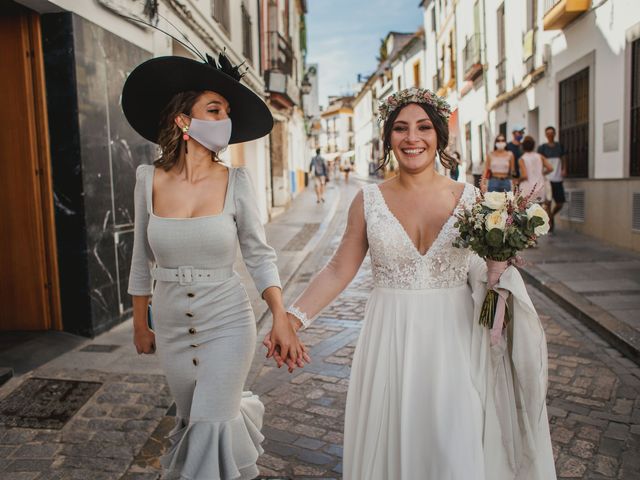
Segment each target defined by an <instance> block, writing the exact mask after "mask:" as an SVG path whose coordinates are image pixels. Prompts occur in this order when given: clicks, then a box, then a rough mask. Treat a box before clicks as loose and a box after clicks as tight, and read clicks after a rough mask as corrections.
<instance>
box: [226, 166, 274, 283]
mask: <svg viewBox="0 0 640 480" xmlns="http://www.w3.org/2000/svg"><path fill="white" fill-rule="evenodd" d="M234 203H235V211H236V213H235V221H236V225H237V227H238V240H239V241H240V250H241V251H242V258H243V259H244V263H245V265H246V266H247V269H248V270H249V274H250V275H251V278H253V283H254V284H255V286H256V288H257V289H258V292H260V295H261V296H262V293H263V292H264V291H265V290H266V289H267V288H269V287H273V286H275V287H280V288H282V285H281V283H280V275H279V274H278V266H277V265H276V260H277V257H276V252H275V251H274V250H273V248H271V246H269V244H267V240H266V236H265V233H264V227H263V226H262V222H261V221H260V213H259V212H258V206H257V200H256V194H255V190H254V188H253V183H252V181H251V178H250V177H249V172H247V169H246V168H244V167H239V168H237V169H236V181H235V185H234Z"/></svg>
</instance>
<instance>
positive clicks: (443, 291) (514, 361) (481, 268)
mask: <svg viewBox="0 0 640 480" xmlns="http://www.w3.org/2000/svg"><path fill="white" fill-rule="evenodd" d="M449 114H450V110H449V106H448V105H447V104H446V102H444V100H442V99H441V98H440V97H437V96H436V95H434V94H433V93H432V92H430V91H428V90H423V89H416V88H412V89H408V90H403V91H400V92H398V93H396V94H394V95H392V96H391V97H389V98H388V99H387V100H386V101H385V102H383V103H382V105H381V107H380V116H381V119H382V120H383V121H384V131H383V135H384V138H383V140H384V153H385V157H384V162H385V163H387V162H389V159H390V156H391V152H393V155H394V156H395V158H396V159H397V161H398V164H399V175H398V176H396V177H395V178H393V179H391V180H388V181H386V182H384V183H382V184H380V185H377V184H371V185H367V186H365V187H364V188H363V189H362V190H361V191H360V192H359V193H358V194H357V195H356V197H355V199H354V200H353V203H352V205H351V207H350V210H349V216H348V222H347V227H346V230H345V232H344V236H343V238H342V242H341V244H340V246H339V248H338V250H337V251H336V253H335V254H334V256H333V258H332V259H331V261H330V262H329V263H328V264H327V265H326V266H325V267H324V269H323V270H322V271H320V272H319V273H318V274H317V275H316V277H315V278H314V279H313V280H312V282H311V283H310V284H309V286H308V287H307V288H306V290H305V291H304V292H303V293H302V294H301V295H300V296H299V297H298V299H297V300H296V301H295V302H294V304H293V305H292V306H291V307H290V308H289V317H290V320H291V321H292V323H293V324H294V328H295V329H296V330H297V329H300V328H304V327H306V326H308V325H309V323H310V322H311V320H312V319H313V318H314V317H316V316H317V315H318V313H319V312H320V311H321V310H322V309H323V308H324V307H326V306H327V305H328V304H329V303H330V302H331V301H332V300H333V299H334V298H335V297H336V296H337V295H338V294H339V293H340V292H341V291H342V290H344V288H346V286H347V285H348V284H349V282H350V281H351V280H352V279H353V277H354V276H355V274H356V272H357V271H358V268H359V267H360V265H361V263H362V261H363V259H364V257H365V255H366V253H367V251H369V252H370V255H371V264H372V271H373V277H374V284H375V288H374V289H373V291H372V293H371V296H370V298H369V300H368V302H367V307H366V311H365V318H364V323H363V328H362V333H361V336H360V338H359V340H358V344H357V347H356V351H355V354H354V358H353V365H352V371H351V379H350V384H349V391H348V394H347V405H346V413H345V430H344V441H345V445H344V466H343V471H344V478H345V479H346V480H350V479H351V480H365V479H366V480H387V479H394V480H410V479H411V480H414V479H427V480H472V479H473V480H506V479H519V480H520V479H526V480H534V479H535V480H550V479H555V478H556V475H555V468H554V464H553V454H552V450H551V441H550V436H549V426H548V420H547V412H546V406H545V394H546V381H547V377H546V376H547V353H546V341H545V338H544V332H543V330H542V326H541V324H540V321H539V319H538V316H537V315H536V313H535V310H534V308H533V305H532V304H531V300H530V299H529V297H528V295H527V293H526V290H525V287H524V285H523V282H522V279H521V277H520V276H519V274H518V272H517V270H516V269H515V267H508V268H507V270H506V271H505V272H504V273H503V274H502V277H501V279H500V284H499V285H500V287H501V288H506V289H508V290H509V291H510V292H511V293H512V295H513V316H514V320H513V322H512V325H511V326H510V327H509V328H508V329H507V330H505V331H504V332H503V337H502V339H501V340H500V342H499V343H498V344H496V345H493V346H492V345H491V344H490V339H489V335H488V330H487V329H486V328H485V327H482V326H480V325H478V315H479V310H480V306H481V304H482V301H483V299H484V296H485V293H486V265H485V262H484V261H483V260H481V259H480V258H479V257H477V256H475V255H474V254H472V253H471V252H470V251H469V250H463V249H458V248H454V247H453V246H452V242H453V240H454V238H455V237H456V233H457V231H456V228H455V226H454V224H455V221H456V213H457V212H458V211H459V210H460V209H461V208H462V206H463V205H465V204H468V203H470V202H473V201H474V200H475V197H476V195H477V190H476V189H475V188H474V187H473V186H472V185H470V184H461V183H458V182H455V181H453V180H450V179H449V178H447V177H445V176H443V175H440V174H438V173H437V172H436V171H435V169H434V162H435V158H436V155H439V157H440V160H441V161H442V163H443V164H444V165H445V167H447V168H450V167H451V166H452V165H453V163H452V162H455V160H454V159H453V158H451V157H450V156H449V155H448V154H447V153H446V151H445V148H446V147H447V144H448V140H449V138H448V137H449V132H448V126H447V122H448V117H449ZM264 344H265V346H266V347H267V348H268V350H269V351H268V356H271V355H274V356H275V358H276V360H277V361H278V363H279V364H280V363H282V361H283V359H282V358H280V357H279V356H278V349H277V347H276V345H274V342H272V340H271V337H270V335H267V337H266V338H265V341H264Z"/></svg>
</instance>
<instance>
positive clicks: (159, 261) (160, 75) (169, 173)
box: [122, 54, 309, 480]
mask: <svg viewBox="0 0 640 480" xmlns="http://www.w3.org/2000/svg"><path fill="white" fill-rule="evenodd" d="M206 60H207V61H206V62H205V63H202V62H198V61H195V60H191V59H187V58H182V57H161V58H154V59H152V60H149V61H147V62H145V63H143V64H141V65H139V66H138V67H137V68H136V69H135V70H134V71H133V72H132V73H131V74H130V75H129V77H128V79H127V81H126V83H125V85H124V88H123V92H122V108H123V111H124V113H125V115H126V117H127V120H128V121H129V123H130V124H131V126H132V127H133V128H134V129H135V130H136V131H137V132H138V133H140V134H141V135H142V136H143V137H145V138H146V139H147V140H150V141H152V142H154V143H157V144H158V145H159V146H160V149H161V152H162V153H161V155H160V158H159V159H157V160H156V161H155V162H154V165H140V166H139V167H138V169H137V171H136V187H135V193H134V196H135V231H134V245H133V258H132V262H131V272H130V277H129V288H128V293H129V294H131V295H133V308H134V343H135V346H136V349H137V351H138V353H139V354H140V353H153V352H154V351H155V346H156V345H157V347H158V353H159V354H160V359H161V363H162V366H163V369H164V372H165V374H166V377H167V381H168V383H169V387H170V389H171V393H172V395H173V397H174V398H175V403H176V406H177V415H176V416H177V422H176V426H175V428H174V430H173V431H172V432H171V434H170V438H171V440H172V442H171V447H170V449H169V450H168V452H167V453H166V454H165V455H164V456H163V457H162V459H161V462H162V465H163V467H164V474H165V477H163V478H174V477H176V478H189V479H192V480H204V479H207V480H211V479H250V478H254V477H255V476H256V475H258V468H257V466H256V460H257V459H258V456H259V455H260V454H261V453H262V448H261V446H260V443H261V442H262V440H263V438H264V437H263V436H262V434H261V433H260V428H261V426H262V415H263V412H264V406H263V405H262V403H261V402H260V400H259V399H258V397H257V395H253V394H252V393H251V392H243V385H244V382H245V380H246V377H247V374H248V372H249V367H250V365H251V361H252V359H253V356H254V352H255V345H256V324H255V318H254V315H253V311H252V309H251V304H250V302H249V298H248V296H247V293H246V291H245V289H244V287H243V286H242V284H241V282H240V278H239V276H238V275H237V273H235V272H234V271H233V262H234V260H235V258H236V248H237V247H236V245H237V244H238V243H240V249H241V251H242V255H243V257H244V261H245V263H246V265H247V268H248V270H249V272H250V274H251V276H252V278H253V280H254V283H255V285H256V287H257V289H258V290H259V291H260V293H261V295H262V298H264V300H265V301H266V302H267V303H268V305H269V308H270V310H271V312H272V314H273V330H272V333H271V337H272V338H273V337H274V336H275V337H277V340H276V342H275V343H277V344H278V345H277V347H275V348H274V349H275V350H276V352H277V353H280V354H281V356H280V355H278V363H279V365H278V366H281V365H282V361H281V360H280V358H285V359H287V358H288V359H287V363H288V367H289V369H290V370H292V368H293V366H294V364H295V365H297V366H303V365H304V360H306V361H309V357H308V355H307V354H306V350H305V347H304V345H303V344H302V343H300V341H299V340H298V338H297V336H296V335H295V333H294V330H293V328H292V326H291V324H290V323H289V321H288V319H287V317H286V314H285V309H284V306H283V303H282V296H281V285H280V279H279V276H278V269H277V266H276V263H275V261H276V256H275V253H274V251H273V249H272V248H271V247H270V246H269V245H268V244H267V243H266V240H265V234H264V229H263V227H262V224H261V222H260V217H259V213H258V209H257V206H256V199H255V193H254V190H253V186H252V182H251V179H250V177H249V174H248V172H247V170H246V169H245V168H244V167H240V168H228V167H226V166H224V165H223V164H222V163H221V162H220V161H219V158H218V153H219V152H220V150H222V149H224V148H225V147H226V146H227V145H228V144H229V143H239V142H245V141H249V140H254V139H257V138H260V137H262V136H264V135H266V134H267V133H269V131H270V130H271V128H272V126H273V118H272V117H271V114H270V112H269V109H268V108H267V106H266V105H265V104H264V102H263V101H262V100H261V99H260V98H259V97H258V96H257V95H256V94H254V93H253V92H252V91H251V90H250V89H248V88H247V87H245V86H244V85H242V84H241V83H240V79H241V77H242V75H241V74H240V73H239V71H238V68H237V67H232V66H231V64H230V63H229V61H228V60H227V59H226V57H225V56H224V55H222V54H221V55H220V57H219V60H218V62H216V61H214V60H213V59H212V58H211V57H209V56H207V57H206ZM153 280H155V281H156V285H155V289H152V282H153ZM152 291H153V304H152V317H153V330H151V329H150V328H149V327H148V326H147V318H146V317H147V308H148V305H149V297H150V295H151V294H152ZM272 353H273V352H272ZM303 359H304V360H303Z"/></svg>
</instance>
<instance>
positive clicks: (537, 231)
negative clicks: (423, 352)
mask: <svg viewBox="0 0 640 480" xmlns="http://www.w3.org/2000/svg"><path fill="white" fill-rule="evenodd" d="M455 226H456V228H457V229H458V231H459V232H460V234H459V236H458V238H456V240H455V241H454V243H453V245H454V246H455V247H458V248H471V250H473V251H474V252H475V253H477V254H478V255H479V256H480V257H481V258H483V259H485V260H486V262H487V283H488V286H489V291H488V293H487V296H486V298H485V300H484V303H483V305H482V310H481V312H480V324H481V325H484V326H487V327H489V328H490V329H491V341H492V343H496V342H497V341H498V340H499V339H500V336H501V335H502V327H503V324H504V321H505V316H506V321H507V322H508V321H509V312H508V310H507V309H506V300H507V297H508V295H509V292H508V291H506V290H502V289H498V288H496V285H497V284H498V281H499V279H500V276H501V275H502V273H503V272H504V271H505V269H506V268H507V266H508V265H509V264H510V263H516V262H517V255H518V253H519V252H520V251H522V250H524V249H525V248H530V247H533V246H534V245H535V244H536V242H537V240H538V237H540V236H542V235H546V234H547V233H548V232H549V216H548V215H547V212H546V211H545V209H544V208H542V206H541V205H539V204H537V203H532V202H531V201H530V197H528V196H523V195H521V194H520V192H518V191H516V193H515V194H514V193H513V192H505V193H503V192H488V193H481V194H480V195H479V196H478V197H477V198H476V201H475V203H473V204H472V205H471V206H470V207H469V208H464V209H462V210H461V211H460V213H459V214H458V221H457V222H456V224H455Z"/></svg>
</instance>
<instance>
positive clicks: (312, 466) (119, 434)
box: [0, 184, 640, 480]
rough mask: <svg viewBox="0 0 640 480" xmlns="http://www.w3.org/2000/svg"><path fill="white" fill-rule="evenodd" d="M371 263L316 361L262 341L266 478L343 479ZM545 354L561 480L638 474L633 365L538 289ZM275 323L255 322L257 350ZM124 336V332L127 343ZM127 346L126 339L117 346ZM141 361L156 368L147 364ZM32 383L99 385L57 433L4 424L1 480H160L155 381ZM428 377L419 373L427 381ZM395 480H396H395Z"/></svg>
mask: <svg viewBox="0 0 640 480" xmlns="http://www.w3.org/2000/svg"><path fill="white" fill-rule="evenodd" d="M358 187H359V185H357V184H354V185H351V186H349V187H347V188H344V187H343V190H342V193H343V197H344V198H343V199H342V201H341V202H340V206H339V208H338V213H337V214H336V216H335V218H334V219H333V221H332V222H331V223H330V225H329V227H328V228H327V230H326V232H325V234H324V237H323V240H322V242H321V245H322V247H321V248H317V249H315V251H314V252H313V253H312V254H310V255H309V256H308V257H307V259H306V260H305V261H304V263H303V264H302V265H301V266H300V268H299V269H298V270H297V272H296V273H295V275H294V276H293V277H292V279H291V281H290V282H289V283H288V284H287V286H286V288H285V293H286V301H287V303H288V302H290V301H292V300H293V299H294V298H295V296H296V295H297V294H298V293H299V292H300V291H301V289H302V288H304V286H305V285H306V284H307V283H308V281H309V280H310V278H311V277H312V275H313V274H314V273H315V272H317V271H318V270H319V269H320V268H321V267H322V265H324V264H325V263H326V261H327V260H328V259H329V257H330V255H331V253H332V252H333V251H334V250H335V248H336V247H337V245H338V242H339V240H340V235H341V233H342V231H343V229H344V224H345V217H346V209H347V208H348V205H349V202H350V199H351V198H352V196H353V194H354V193H355V191H356V190H357V188H358ZM372 286H373V285H372V278H371V271H370V265H369V260H368V258H367V259H366V260H365V263H364V265H363V266H362V268H361V269H360V272H359V273H358V275H357V277H356V278H355V279H354V281H353V282H352V283H351V284H350V286H349V287H348V288H347V290H345V291H344V292H343V293H342V294H341V295H340V296H339V297H338V299H337V300H336V301H335V302H334V303H333V305H331V306H330V307H329V308H327V309H326V310H325V311H324V313H323V314H322V316H321V317H320V318H319V319H318V320H316V321H315V322H314V323H313V325H312V326H311V327H310V328H309V329H307V330H306V331H304V332H303V335H302V338H303V340H304V341H305V342H306V344H307V345H308V346H309V347H310V349H311V355H312V358H313V362H312V363H311V364H310V365H307V366H305V368H304V369H302V370H296V371H295V373H294V374H293V375H291V374H289V373H288V372H287V371H286V369H284V368H283V369H277V368H276V367H275V364H274V363H273V360H267V359H266V358H264V349H263V348H262V347H261V346H260V345H258V347H257V351H256V357H255V359H254V364H253V366H252V370H251V374H250V377H249V379H248V385H247V387H248V389H250V390H252V391H254V392H255V393H258V394H259V395H260V397H261V399H262V401H263V402H264V403H265V405H266V415H265V419H264V428H263V433H264V435H265V437H266V440H265V442H264V444H263V446H264V449H265V453H264V455H262V456H261V457H260V459H259V466H260V470H261V473H262V475H265V476H272V477H276V478H281V477H290V478H292V479H296V480H299V479H311V478H316V479H317V478H322V479H339V478H341V471H342V443H343V434H342V432H343V421H344V407H345V401H346V394H347V389H348V379H349V371H350V363H351V359H352V357H353V352H354V349H355V345H356V342H357V338H358V335H359V332H360V329H361V325H362V323H361V321H362V317H363V313H364V306H365V303H366V301H367V297H368V295H369V292H370V290H371V288H372ZM529 291H530V294H531V296H532V299H533V302H534V304H535V306H536V308H537V309H538V312H539V313H540V315H541V316H542V319H543V323H544V326H545V329H546V333H547V341H548V347H549V394H548V405H549V415H550V421H551V432H552V439H553V443H554V454H555V458H556V465H557V471H558V477H559V478H560V479H569V478H583V479H593V480H595V479H627V480H631V479H637V478H640V455H639V453H640V369H639V368H638V367H637V366H636V365H635V364H634V363H633V362H631V361H629V360H627V359H625V358H623V357H622V356H621V355H620V354H619V353H618V351H617V350H615V349H613V348H611V347H609V346H608V344H606V343H605V342H604V341H602V340H601V339H600V338H599V337H598V336H596V335H595V334H593V333H592V332H591V331H589V330H588V329H587V328H586V327H584V326H583V324H582V323H580V322H579V321H578V320H576V319H575V318H574V317H572V316H571V315H569V314H568V313H567V312H566V311H565V310H563V309H561V308H559V307H558V306H557V305H556V304H555V303H553V302H552V301H551V300H549V299H548V298H547V297H546V296H544V295H543V294H542V293H540V292H539V291H538V290H536V289H535V288H532V287H530V288H529ZM269 324H270V321H264V322H262V324H261V328H260V331H259V333H258V338H259V342H261V340H262V338H263V337H264V335H265V334H266V332H267V329H268V327H269ZM125 334H126V335H127V336H126V337H125V338H127V340H126V341H127V342H128V335H129V333H128V332H127V331H124V330H123V335H125ZM123 344H124V342H123ZM145 361H150V362H151V361H153V359H151V358H147V359H145ZM37 373H38V375H37V376H39V377H46V378H64V379H70V380H73V379H77V380H83V381H97V382H101V383H102V384H103V385H102V387H101V390H100V391H99V392H98V393H97V394H95V395H93V397H92V398H91V400H90V401H89V402H87V404H86V405H84V406H83V407H82V408H81V409H80V410H79V411H78V413H77V414H76V415H75V416H74V417H73V418H72V419H71V420H70V421H69V423H68V424H67V425H65V427H64V428H63V429H62V430H61V431H60V430H58V431H55V430H37V429H29V428H5V427H0V454H1V458H0V472H1V473H0V477H1V478H2V479H3V480H5V479H6V480H36V479H38V480H43V479H51V480H62V479H82V480H85V479H91V480H94V479H96V480H110V479H114V480H115V479H122V480H156V479H158V478H159V463H158V457H159V455H160V454H161V453H162V452H163V451H164V449H166V442H163V437H164V435H165V434H166V433H168V432H169V430H170V429H171V428H172V426H173V421H174V418H173V416H172V415H173V412H172V410H171V409H169V412H168V413H167V409H168V408H169V406H170V405H171V398H170V395H169V391H168V389H167V387H166V383H165V380H164V377H163V376H162V375H133V374H127V373H105V372H101V371H99V370H98V369H95V370H74V369H72V368H68V369H55V368H54V367H46V366H45V367H43V368H41V369H39V370H38V372H37ZM427 374H428V372H425V375H427ZM390 480H391V479H390Z"/></svg>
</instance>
